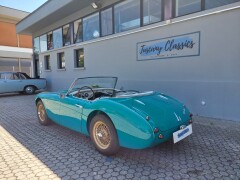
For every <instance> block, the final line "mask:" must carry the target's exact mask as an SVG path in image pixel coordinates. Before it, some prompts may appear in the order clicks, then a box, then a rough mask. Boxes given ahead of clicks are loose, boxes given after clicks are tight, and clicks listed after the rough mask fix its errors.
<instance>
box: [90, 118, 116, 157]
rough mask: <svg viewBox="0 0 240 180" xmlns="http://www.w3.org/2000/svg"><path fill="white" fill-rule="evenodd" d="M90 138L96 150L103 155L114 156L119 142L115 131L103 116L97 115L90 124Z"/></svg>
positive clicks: (109, 121) (108, 120)
mask: <svg viewBox="0 0 240 180" xmlns="http://www.w3.org/2000/svg"><path fill="white" fill-rule="evenodd" d="M89 129H90V137H91V140H92V141H93V143H94V146H95V147H96V149H97V150H98V151H99V152H100V153H102V154H104V155H113V154H116V153H117V152H118V150H119V142H118V137H117V132H116V129H115V127H114V125H113V123H112V122H111V120H110V119H109V118H108V117H106V116H105V115H102V114H98V115H96V116H95V117H94V118H93V119H92V121H91V122H90V128H89Z"/></svg>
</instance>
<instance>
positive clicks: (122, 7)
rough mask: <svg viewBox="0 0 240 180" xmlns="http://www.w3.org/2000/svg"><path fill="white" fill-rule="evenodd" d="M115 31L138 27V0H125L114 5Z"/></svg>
mask: <svg viewBox="0 0 240 180" xmlns="http://www.w3.org/2000/svg"><path fill="white" fill-rule="evenodd" d="M114 21H115V24H114V26H115V33H119V32H123V31H127V30H130V29H134V28H138V27H140V1H136V0H127V1H124V2H122V3H119V4H117V5H115V6H114Z"/></svg>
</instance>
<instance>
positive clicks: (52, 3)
mask: <svg viewBox="0 0 240 180" xmlns="http://www.w3.org/2000/svg"><path fill="white" fill-rule="evenodd" d="M92 2H93V0H66V1H59V0H48V1H47V2H46V3H45V4H43V5H42V6H40V7H39V8H38V9H36V10H35V11H34V12H32V13H31V14H29V15H28V16H27V17H26V18H24V19H23V20H22V21H20V22H19V23H18V24H17V26H16V30H17V33H20V34H28V35H32V34H33V33H34V32H36V31H38V30H39V29H42V28H43V27H47V26H49V25H51V24H52V22H56V21H59V20H60V19H63V18H65V17H67V16H69V15H71V14H72V13H74V12H76V11H79V10H81V9H83V8H85V7H87V6H89V5H90V4H91V3H92Z"/></svg>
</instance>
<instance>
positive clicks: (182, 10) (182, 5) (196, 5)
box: [175, 0, 202, 17]
mask: <svg viewBox="0 0 240 180" xmlns="http://www.w3.org/2000/svg"><path fill="white" fill-rule="evenodd" d="M175 4H176V11H175V15H176V17H177V16H183V15H186V14H191V13H194V12H198V11H201V7H202V6H201V0H176V3H175Z"/></svg>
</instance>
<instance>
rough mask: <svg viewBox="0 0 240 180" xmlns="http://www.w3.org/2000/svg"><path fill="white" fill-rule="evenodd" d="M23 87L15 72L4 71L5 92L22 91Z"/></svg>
mask: <svg viewBox="0 0 240 180" xmlns="http://www.w3.org/2000/svg"><path fill="white" fill-rule="evenodd" d="M23 88H24V87H23V84H22V80H21V78H20V76H19V75H18V74H17V73H5V84H4V89H5V92H18V91H23Z"/></svg>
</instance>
